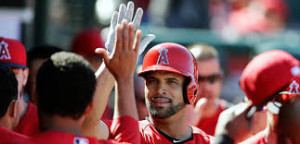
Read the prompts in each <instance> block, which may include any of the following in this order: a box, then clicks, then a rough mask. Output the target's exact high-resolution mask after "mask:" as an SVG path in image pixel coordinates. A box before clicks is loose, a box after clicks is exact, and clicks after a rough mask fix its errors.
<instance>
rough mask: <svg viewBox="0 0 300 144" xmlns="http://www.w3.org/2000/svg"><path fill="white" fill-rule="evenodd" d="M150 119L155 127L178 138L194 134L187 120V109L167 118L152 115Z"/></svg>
mask: <svg viewBox="0 0 300 144" xmlns="http://www.w3.org/2000/svg"><path fill="white" fill-rule="evenodd" d="M150 121H151V123H152V124H153V125H154V126H155V128H157V129H159V130H160V131H161V132H163V133H165V134H167V135H168V136H170V137H173V138H176V139H184V138H187V137H190V136H191V134H192V131H191V129H190V127H189V125H188V122H187V120H186V113H185V109H183V110H181V111H179V112H177V113H176V114H174V115H173V116H171V117H169V118H166V119H157V118H154V117H152V116H150Z"/></svg>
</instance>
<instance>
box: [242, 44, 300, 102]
mask: <svg viewBox="0 0 300 144" xmlns="http://www.w3.org/2000/svg"><path fill="white" fill-rule="evenodd" d="M299 73H300V67H299V61H298V60H297V59H296V58H294V57H293V56H292V55H290V54H289V53H287V52H285V51H283V50H271V51H268V52H264V53H261V54H259V55H257V56H256V57H254V58H253V59H252V60H251V61H250V62H249V64H248V65H247V66H246V68H245V69H244V71H243V73H242V75H241V79H240V86H241V88H242V89H243V91H244V92H245V93H246V95H247V97H248V99H249V100H251V101H252V104H253V105H254V106H263V105H264V104H266V103H267V102H268V101H269V100H270V99H272V97H273V96H274V94H277V93H278V92H280V91H281V90H282V89H284V88H285V87H287V86H288V85H289V83H290V81H291V80H292V79H293V78H294V77H295V76H296V75H299Z"/></svg>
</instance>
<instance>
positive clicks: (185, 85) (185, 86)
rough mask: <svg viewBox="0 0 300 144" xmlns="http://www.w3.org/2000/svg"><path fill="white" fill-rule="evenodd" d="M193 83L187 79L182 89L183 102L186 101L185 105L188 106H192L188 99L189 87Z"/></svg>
mask: <svg viewBox="0 0 300 144" xmlns="http://www.w3.org/2000/svg"><path fill="white" fill-rule="evenodd" d="M190 82H191V79H190V78H189V77H186V78H185V80H184V83H183V87H182V88H183V89H182V92H183V100H184V103H186V104H191V102H190V100H189V98H188V93H187V89H188V86H189V84H190Z"/></svg>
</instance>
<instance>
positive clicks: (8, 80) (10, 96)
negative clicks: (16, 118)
mask: <svg viewBox="0 0 300 144" xmlns="http://www.w3.org/2000/svg"><path fill="white" fill-rule="evenodd" d="M0 91H1V96H0V118H2V117H3V116H4V114H5V113H6V111H7V109H8V106H9V104H10V103H11V101H13V100H17V99H18V81H17V79H16V77H15V74H14V72H12V70H11V69H9V68H8V67H6V66H0Z"/></svg>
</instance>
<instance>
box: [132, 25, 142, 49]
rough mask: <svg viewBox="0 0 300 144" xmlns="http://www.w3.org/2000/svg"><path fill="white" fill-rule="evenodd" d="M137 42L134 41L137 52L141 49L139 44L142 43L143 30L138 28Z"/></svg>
mask: <svg viewBox="0 0 300 144" xmlns="http://www.w3.org/2000/svg"><path fill="white" fill-rule="evenodd" d="M135 37H136V39H135V42H134V47H133V49H134V50H135V51H136V52H137V51H138V49H139V45H140V41H141V37H142V31H141V30H138V31H137V32H136V34H135Z"/></svg>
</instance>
